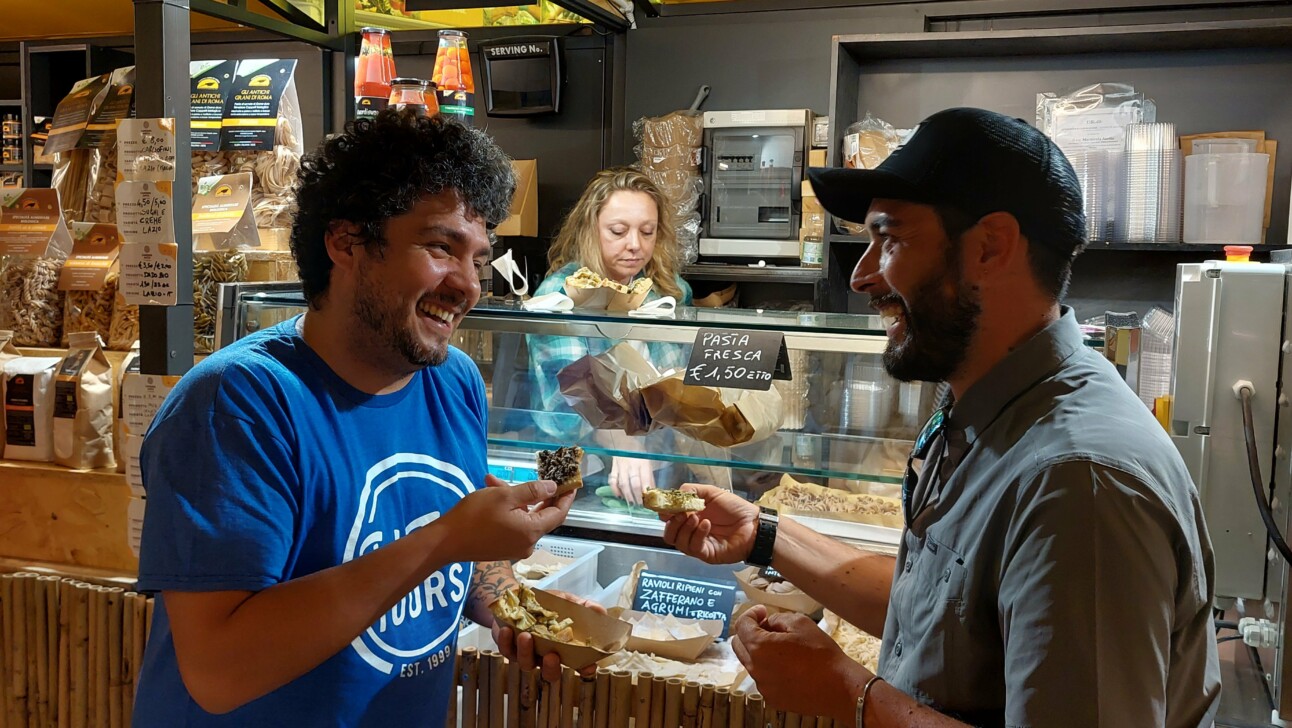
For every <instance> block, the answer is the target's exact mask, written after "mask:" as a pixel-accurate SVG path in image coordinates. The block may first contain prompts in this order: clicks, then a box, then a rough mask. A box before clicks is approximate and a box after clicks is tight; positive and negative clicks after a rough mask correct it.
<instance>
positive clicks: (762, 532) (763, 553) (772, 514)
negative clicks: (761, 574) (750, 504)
mask: <svg viewBox="0 0 1292 728" xmlns="http://www.w3.org/2000/svg"><path fill="white" fill-rule="evenodd" d="M779 523H780V517H779V516H777V515H776V511H774V510H772V509H771V508H766V507H764V506H759V507H758V533H756V534H755V535H754V547H753V549H751V550H750V551H749V556H748V557H747V558H746V559H745V563H747V564H753V565H754V566H771V565H772V552H773V551H774V550H775V549H776V527H777V525H778V524H779Z"/></svg>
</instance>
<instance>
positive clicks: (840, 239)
mask: <svg viewBox="0 0 1292 728" xmlns="http://www.w3.org/2000/svg"><path fill="white" fill-rule="evenodd" d="M829 240H830V242H831V243H843V244H845V245H870V236H869V235H844V234H843V233H830V235H829Z"/></svg>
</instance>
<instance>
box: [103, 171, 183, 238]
mask: <svg viewBox="0 0 1292 728" xmlns="http://www.w3.org/2000/svg"><path fill="white" fill-rule="evenodd" d="M173 199H174V197H173V195H172V192H171V183H170V182H118V183H117V229H118V230H119V231H120V233H121V238H122V239H123V240H125V241H126V242H128V243H169V242H173V241H174V240H175V220H174V217H173V216H172V215H173V211H172V207H173V205H172V201H173Z"/></svg>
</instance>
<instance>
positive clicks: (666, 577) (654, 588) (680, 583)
mask: <svg viewBox="0 0 1292 728" xmlns="http://www.w3.org/2000/svg"><path fill="white" fill-rule="evenodd" d="M735 606H736V583H735V582H732V581H719V580H710V579H690V578H684V577H681V576H673V575H672V574H659V573H655V572H652V571H643V572H642V573H641V575H640V576H639V577H638V579H637V593H636V594H635V595H634V596H633V609H634V610H636V611H638V612H650V613H651V614H671V615H673V616H674V617H678V618H686V619H721V620H722V635H723V636H724V637H725V636H726V634H727V628H728V627H729V626H730V625H729V622H730V621H731V611H732V608H734V607H735Z"/></svg>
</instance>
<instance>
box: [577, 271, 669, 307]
mask: <svg viewBox="0 0 1292 728" xmlns="http://www.w3.org/2000/svg"><path fill="white" fill-rule="evenodd" d="M653 285H654V282H653V281H651V279H649V278H638V279H637V280H635V281H633V282H632V284H631V285H627V286H625V285H624V284H622V283H619V282H618V281H613V280H610V279H609V278H605V277H603V276H600V275H598V274H596V273H593V272H592V270H590V269H588V268H580V269H578V270H577V271H575V272H574V275H570V276H566V277H565V295H567V296H569V297H570V300H571V301H574V307H575V308H584V309H594V310H605V311H635V310H637V307H638V306H640V305H642V303H643V302H644V301H645V300H646V296H647V295H649V294H650V289H651V287H652V286H653Z"/></svg>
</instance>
